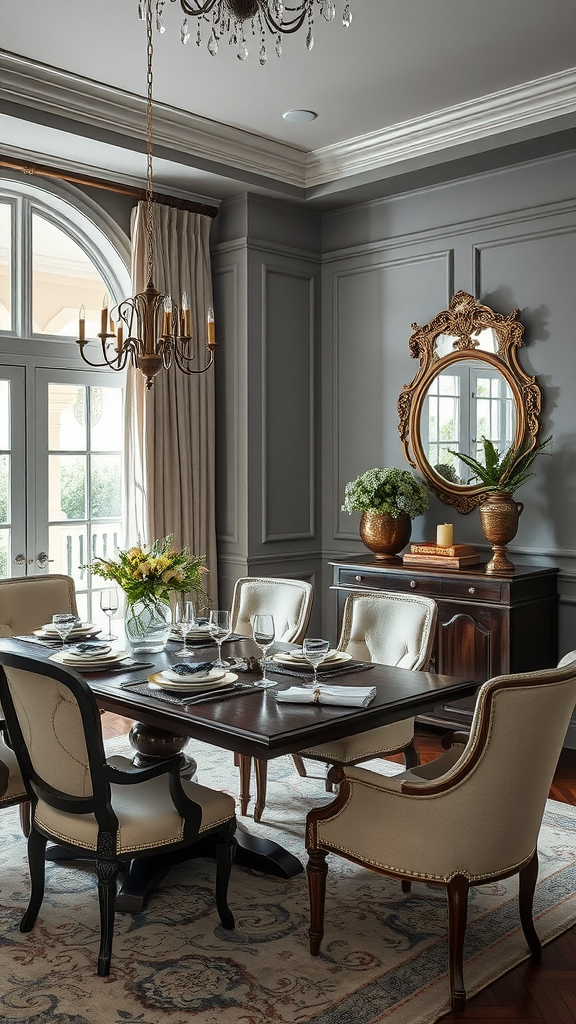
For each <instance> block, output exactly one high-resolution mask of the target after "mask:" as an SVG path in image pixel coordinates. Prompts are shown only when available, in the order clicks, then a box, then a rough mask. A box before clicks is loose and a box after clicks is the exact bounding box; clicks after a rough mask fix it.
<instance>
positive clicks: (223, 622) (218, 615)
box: [208, 609, 230, 668]
mask: <svg viewBox="0 0 576 1024" xmlns="http://www.w3.org/2000/svg"><path fill="white" fill-rule="evenodd" d="M208 629H209V630H210V635H211V636H212V638H213V639H214V640H215V641H216V643H217V644H218V657H217V659H216V661H214V662H212V664H213V666H214V668H230V666H229V664H228V662H227V661H222V644H223V643H224V640H225V639H226V637H227V636H230V612H228V611H215V610H214V609H212V611H211V612H210V618H209V620H208Z"/></svg>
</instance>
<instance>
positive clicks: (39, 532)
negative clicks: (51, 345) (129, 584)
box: [0, 366, 123, 621]
mask: <svg viewBox="0 0 576 1024" xmlns="http://www.w3.org/2000/svg"><path fill="white" fill-rule="evenodd" d="M122 384H123V381H122V379H118V378H117V377H116V375H115V374H109V373H100V372H98V371H90V370H80V371H73V370H64V369H58V368H56V369H49V368H45V367H38V366H35V367H34V366H28V367H18V366H14V367H5V366H4V367H0V576H24V575H38V574H43V573H47V572H57V573H65V574H66V575H69V576H72V577H73V579H74V582H75V584H76V594H77V601H78V610H79V614H80V615H81V616H82V618H83V619H87V620H89V621H98V620H99V619H100V618H101V615H100V611H99V607H98V601H94V600H93V594H92V580H91V577H90V574H89V573H88V572H87V570H86V568H85V566H86V564H87V563H88V562H90V561H91V559H92V558H94V557H95V556H97V555H98V556H104V557H105V556H106V555H108V556H113V555H114V553H115V550H116V549H117V547H118V546H121V545H122V543H123V537H122V532H123V526H122V523H123V509H122V496H123V488H122V438H123V426H122V423H123V412H122V401H123V390H122ZM95 582H96V583H97V584H101V582H102V581H100V580H99V579H98V578H96V581H95Z"/></svg>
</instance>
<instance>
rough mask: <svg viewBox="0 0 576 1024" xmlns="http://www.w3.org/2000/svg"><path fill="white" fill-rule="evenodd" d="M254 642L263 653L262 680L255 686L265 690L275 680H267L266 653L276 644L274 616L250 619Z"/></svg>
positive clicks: (258, 616)
mask: <svg viewBox="0 0 576 1024" xmlns="http://www.w3.org/2000/svg"><path fill="white" fill-rule="evenodd" d="M250 623H251V625H252V633H253V636H254V640H255V641H256V643H257V644H258V647H259V648H260V650H261V651H262V679H259V680H258V681H257V682H255V683H254V686H262V687H263V688H264V689H266V687H268V686H273V685H274V680H273V679H267V678H266V653H267V651H268V648H269V647H271V646H272V644H273V643H274V618H273V616H272V615H253V616H252V617H251V619H250Z"/></svg>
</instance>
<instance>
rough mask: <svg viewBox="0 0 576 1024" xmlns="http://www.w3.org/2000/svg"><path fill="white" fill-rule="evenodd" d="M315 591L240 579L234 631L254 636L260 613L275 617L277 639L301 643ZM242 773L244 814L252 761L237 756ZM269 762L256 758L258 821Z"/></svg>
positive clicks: (301, 583) (274, 580)
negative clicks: (256, 616)
mask: <svg viewBox="0 0 576 1024" xmlns="http://www.w3.org/2000/svg"><path fill="white" fill-rule="evenodd" d="M313 597H314V590H313V587H312V584H311V583H306V581H305V580H289V579H281V578H278V577H272V576H247V577H243V578H242V579H239V580H236V583H235V584H234V593H233V595H232V609H231V612H230V621H231V627H232V631H233V632H234V633H241V634H243V635H244V636H252V625H251V623H250V619H251V617H252V616H253V615H258V614H260V613H264V614H268V615H272V616H273V617H274V630H275V639H276V640H279V641H281V642H282V643H287V644H288V643H293V644H298V643H301V642H302V640H303V639H304V636H305V635H306V629H307V626H308V622H309V620H310V612H311V611H312V599H313ZM234 760H235V763H236V764H237V765H238V768H239V770H240V813H241V814H246V811H247V810H248V802H249V800H250V777H251V774H252V758H251V757H249V756H248V755H247V754H235V755H234ZM267 768H268V765H267V762H266V761H261V760H259V759H258V758H255V759H254V771H255V775H256V804H255V809H254V820H255V821H260V818H261V816H262V811H263V810H264V807H265V805H266V782H267Z"/></svg>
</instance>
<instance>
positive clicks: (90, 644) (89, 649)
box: [68, 640, 112, 658]
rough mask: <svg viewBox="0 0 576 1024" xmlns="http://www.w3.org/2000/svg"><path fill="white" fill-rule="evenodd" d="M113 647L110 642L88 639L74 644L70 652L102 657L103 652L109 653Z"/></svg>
mask: <svg viewBox="0 0 576 1024" xmlns="http://www.w3.org/2000/svg"><path fill="white" fill-rule="evenodd" d="M111 650H112V648H111V647H110V644H105V643H102V642H101V641H98V640H92V641H87V642H86V643H82V644H74V647H70V648H69V649H68V654H81V655H83V656H84V657H87V656H88V657H90V658H92V657H94V658H97V657H101V656H102V655H103V654H109V653H110V651H111Z"/></svg>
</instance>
